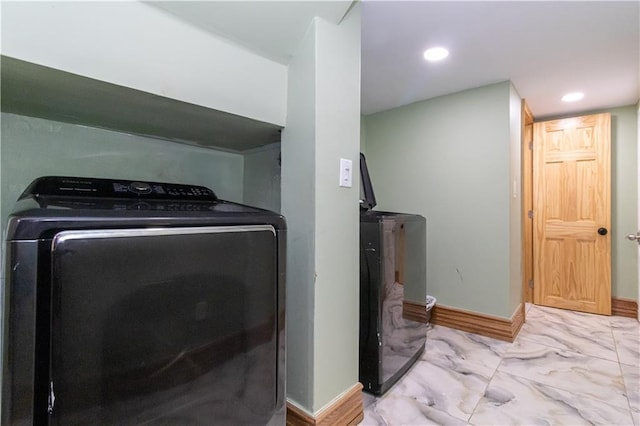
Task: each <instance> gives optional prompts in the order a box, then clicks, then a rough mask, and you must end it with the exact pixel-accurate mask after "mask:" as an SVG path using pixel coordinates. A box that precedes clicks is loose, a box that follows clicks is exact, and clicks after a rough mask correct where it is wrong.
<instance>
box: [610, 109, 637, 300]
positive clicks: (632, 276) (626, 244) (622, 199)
mask: <svg viewBox="0 0 640 426" xmlns="http://www.w3.org/2000/svg"><path fill="white" fill-rule="evenodd" d="M636 111H637V105H629V106H626V107H622V108H614V109H611V110H609V112H611V148H612V149H611V185H612V194H611V211H612V215H611V227H612V230H611V231H612V235H611V283H612V289H611V291H612V294H613V297H618V298H626V299H637V298H638V255H637V246H636V245H635V244H633V243H632V242H631V241H629V240H627V239H626V238H625V236H626V235H628V234H633V233H634V232H635V231H637V229H638V223H637V218H638V160H637V158H638V153H637V149H638V146H637V141H638V116H637V112H636Z"/></svg>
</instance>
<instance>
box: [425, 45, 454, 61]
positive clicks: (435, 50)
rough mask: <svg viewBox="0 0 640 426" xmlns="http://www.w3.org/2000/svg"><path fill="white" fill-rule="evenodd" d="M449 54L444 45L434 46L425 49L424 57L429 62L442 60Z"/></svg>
mask: <svg viewBox="0 0 640 426" xmlns="http://www.w3.org/2000/svg"><path fill="white" fill-rule="evenodd" d="M447 56H449V51H448V50H447V49H445V48H444V47H432V48H430V49H427V50H425V51H424V58H425V59H426V60H427V61H429V62H435V61H441V60H443V59H444V58H446V57H447Z"/></svg>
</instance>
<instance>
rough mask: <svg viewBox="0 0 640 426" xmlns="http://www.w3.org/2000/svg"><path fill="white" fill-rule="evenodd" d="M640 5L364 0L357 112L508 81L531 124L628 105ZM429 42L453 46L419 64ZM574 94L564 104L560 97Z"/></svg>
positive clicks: (639, 46) (636, 91) (634, 91)
mask: <svg viewBox="0 0 640 426" xmlns="http://www.w3.org/2000/svg"><path fill="white" fill-rule="evenodd" d="M639 5H640V3H639V2H637V1H634V2H612V1H599V2H568V1H553V2H551V1H549V2H546V1H545V2H541V1H529V2H518V1H505V2H484V1H482V2H481V1H472V2H456V1H448V2H427V1H422V2H420V1H417V2H398V1H365V3H364V4H363V14H362V111H363V113H364V114H370V113H373V112H377V111H382V110H386V109H390V108H394V107H397V106H399V105H406V104H409V103H412V102H416V101H420V100H424V99H428V98H433V97H436V96H440V95H445V94H449V93H454V92H458V91H461V90H464V89H469V88H473V87H480V86H484V85H486V84H490V83H495V82H498V81H504V80H511V81H512V82H513V85H514V86H515V88H516V90H517V91H518V93H519V94H520V96H522V97H523V98H525V99H526V100H527V103H528V105H529V107H530V108H531V110H532V112H533V114H534V116H536V118H538V117H543V116H546V117H548V116H552V115H561V114H568V113H574V112H577V111H587V110H593V109H599V108H608V107H613V106H622V105H630V104H634V103H636V102H637V101H638V97H639V95H640V86H639V80H640V74H639V72H640V71H639V67H638V62H639V55H640V32H639V28H640V7H639ZM433 45H442V46H445V47H447V48H448V49H449V50H450V55H449V57H448V58H447V59H446V60H445V61H443V62H440V63H426V62H425V61H424V59H423V58H422V53H423V51H424V50H425V49H426V48H427V47H430V46H433ZM573 91H581V92H584V93H585V98H584V99H583V100H582V101H580V102H578V103H572V104H567V103H564V102H561V100H560V98H561V97H562V95H563V94H565V93H567V92H573Z"/></svg>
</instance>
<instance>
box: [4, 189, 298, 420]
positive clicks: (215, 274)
mask: <svg viewBox="0 0 640 426" xmlns="http://www.w3.org/2000/svg"><path fill="white" fill-rule="evenodd" d="M285 233H286V225H285V221H284V218H283V217H282V216H280V215H279V214H276V213H272V212H269V211H265V210H261V209H257V208H252V207H248V206H244V205H240V204H235V203H231V202H227V201H223V200H219V199H218V198H217V197H216V196H215V194H214V193H213V191H211V190H210V189H208V188H205V187H200V186H190V185H177V184H167V183H156V182H131V181H125V180H109V179H89V178H75V177H46V178H40V179H38V180H36V181H35V182H34V183H33V184H31V186H29V188H28V189H27V190H26V191H25V192H24V193H23V194H22V196H21V197H20V199H19V201H18V204H17V208H16V210H15V212H14V213H13V214H12V216H11V217H10V219H9V224H8V234H7V260H6V271H7V273H6V279H5V307H4V308H5V309H4V359H3V374H4V379H3V386H2V424H3V425H9V424H11V425H15V424H38V425H40V424H56V425H73V424H118V425H132V424H163V425H169V424H172V425H173V424H182V425H211V424H220V425H225V424H227V425H239V424H252V425H257V424H274V425H275V424H279V425H284V424H285V352H284V347H285V334H284V309H285V303H284V302H285V299H284V297H285V295H284V288H285V287H284V284H285Z"/></svg>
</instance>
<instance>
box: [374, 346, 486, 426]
mask: <svg viewBox="0 0 640 426" xmlns="http://www.w3.org/2000/svg"><path fill="white" fill-rule="evenodd" d="M427 340H428V339H427ZM488 383H489V380H488V379H487V378H485V377H483V376H482V375H480V374H477V373H475V372H474V371H473V370H472V369H469V368H468V367H467V366H464V365H459V362H458V360H453V359H447V358H441V359H433V360H430V361H418V362H417V363H416V364H415V365H414V366H413V367H412V368H411V369H410V370H409V374H407V375H406V376H405V377H403V378H402V379H401V380H400V381H399V382H398V383H397V384H396V385H395V386H394V387H393V388H391V389H390V390H389V391H388V392H387V394H386V395H384V396H383V397H382V398H379V399H378V401H376V407H377V410H378V412H380V410H381V409H385V410H386V411H385V413H389V411H388V409H387V407H388V404H389V402H386V401H387V400H388V399H389V400H394V399H397V398H399V397H408V398H409V399H410V400H411V401H413V402H412V404H414V405H415V406H417V407H420V408H421V409H422V410H423V411H424V412H428V413H430V416H431V417H434V416H435V414H436V413H434V411H438V412H441V413H444V414H441V415H446V416H447V417H455V418H458V419H460V420H464V421H466V420H468V419H469V417H470V416H471V413H472V412H473V409H474V408H475V406H476V404H477V403H478V401H479V400H480V398H481V397H482V394H483V393H484V390H485V388H486V387H487V384H488ZM403 401H404V400H403ZM405 402H406V401H405ZM416 404H417V405H416ZM394 424H397V423H395V422H394Z"/></svg>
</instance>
